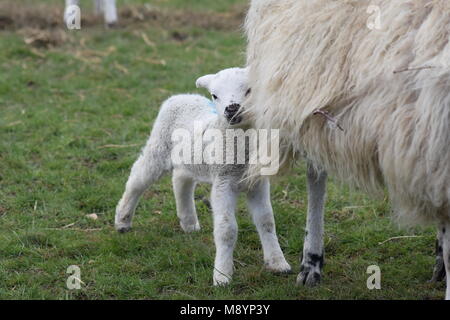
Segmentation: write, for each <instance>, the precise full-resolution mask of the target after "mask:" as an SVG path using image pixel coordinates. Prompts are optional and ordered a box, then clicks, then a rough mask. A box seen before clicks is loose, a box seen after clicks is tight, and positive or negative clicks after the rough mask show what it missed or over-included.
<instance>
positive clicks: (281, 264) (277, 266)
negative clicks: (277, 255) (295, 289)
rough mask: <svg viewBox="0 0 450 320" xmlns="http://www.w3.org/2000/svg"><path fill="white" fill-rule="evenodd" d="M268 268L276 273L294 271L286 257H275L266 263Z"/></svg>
mask: <svg viewBox="0 0 450 320" xmlns="http://www.w3.org/2000/svg"><path fill="white" fill-rule="evenodd" d="M264 265H265V267H266V269H267V270H269V271H270V272H272V273H275V274H289V273H292V268H291V266H290V265H289V263H287V261H286V260H285V259H284V258H281V259H273V260H272V261H266V262H265V263H264Z"/></svg>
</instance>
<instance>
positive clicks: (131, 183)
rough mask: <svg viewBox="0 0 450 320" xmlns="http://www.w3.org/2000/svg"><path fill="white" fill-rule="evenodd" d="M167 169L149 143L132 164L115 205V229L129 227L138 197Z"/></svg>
mask: <svg viewBox="0 0 450 320" xmlns="http://www.w3.org/2000/svg"><path fill="white" fill-rule="evenodd" d="M167 169H168V168H167V167H165V164H164V161H163V160H162V159H161V158H160V157H158V156H155V151H154V150H152V149H151V146H150V145H147V146H146V147H145V149H144V151H143V152H142V154H141V155H140V156H139V158H138V159H137V161H136V162H135V163H134V164H133V167H132V169H131V173H130V177H129V178H128V181H127V184H126V187H125V192H124V194H123V196H122V199H120V201H119V204H118V205H117V208H116V216H115V228H116V230H117V231H119V232H126V231H129V230H130V229H131V223H132V219H133V215H134V211H135V210H136V206H137V204H138V202H139V198H140V197H141V195H142V194H143V193H144V191H145V190H146V189H147V188H148V187H149V186H150V185H151V184H152V183H154V182H156V181H157V180H158V179H159V178H160V177H161V176H162V175H163V173H164V172H165V171H167Z"/></svg>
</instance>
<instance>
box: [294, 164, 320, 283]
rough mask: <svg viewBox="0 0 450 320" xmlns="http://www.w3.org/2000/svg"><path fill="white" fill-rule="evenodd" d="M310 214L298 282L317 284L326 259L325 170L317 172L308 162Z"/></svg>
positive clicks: (307, 220)
mask: <svg viewBox="0 0 450 320" xmlns="http://www.w3.org/2000/svg"><path fill="white" fill-rule="evenodd" d="M307 180H308V215H307V219H306V236H305V242H304V244H303V258H302V262H301V268H300V274H299V275H298V277H297V283H298V284H301V285H306V286H315V285H317V284H318V283H319V282H320V278H321V272H322V267H323V261H324V250H323V213H324V204H325V192H326V180H327V174H326V172H325V171H321V172H317V171H316V170H315V169H314V167H313V166H312V165H311V164H308V173H307Z"/></svg>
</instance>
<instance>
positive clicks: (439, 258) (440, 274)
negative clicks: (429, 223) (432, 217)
mask: <svg viewBox="0 0 450 320" xmlns="http://www.w3.org/2000/svg"><path fill="white" fill-rule="evenodd" d="M442 230H443V227H439V228H438V234H437V238H436V263H435V265H434V269H433V277H432V278H431V280H430V281H431V282H439V281H443V280H444V279H445V264H444V252H443V249H442V248H443V241H444V234H443V233H442Z"/></svg>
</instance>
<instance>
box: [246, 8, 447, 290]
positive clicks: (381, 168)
mask: <svg viewBox="0 0 450 320" xmlns="http://www.w3.org/2000/svg"><path fill="white" fill-rule="evenodd" d="M370 8H372V9H373V8H377V10H370ZM368 12H369V13H368ZM370 12H379V13H380V16H379V17H373V13H370ZM449 12H450V2H449V1H433V0H424V1H417V0H404V1H392V0H370V1H369V0H346V1H329V0H316V1H310V0H284V1H278V0H252V2H251V7H250V10H249V13H248V16H247V20H246V32H247V36H248V55H247V58H248V64H249V66H250V72H249V82H250V86H251V87H252V96H251V98H250V100H251V101H250V102H249V105H251V108H249V112H251V113H252V114H253V116H254V117H255V121H256V127H257V128H283V129H285V130H284V131H282V133H281V146H282V149H281V151H280V153H281V155H287V154H292V153H294V154H303V153H306V154H307V157H308V158H309V159H310V160H312V161H313V162H314V163H315V164H316V165H317V166H320V167H323V168H325V169H326V170H327V172H330V173H332V174H334V175H335V176H337V177H338V178H340V179H341V180H343V181H345V182H349V183H350V184H351V185H354V186H357V187H360V188H362V189H363V190H367V191H369V192H372V193H375V192H376V193H380V191H381V192H383V190H384V186H385V187H387V190H388V192H389V197H390V200H391V203H392V204H393V208H394V215H395V217H396V218H397V220H398V221H401V222H403V223H406V224H410V225H411V224H426V223H433V224H438V225H439V236H438V238H439V239H440V241H439V245H438V248H439V246H441V247H442V249H443V254H442V252H441V253H439V250H438V257H437V260H438V263H439V261H440V262H441V264H442V260H443V261H444V264H445V268H446V273H447V292H446V298H447V299H450V68H449V63H450V42H449V39H450V29H449V26H450V15H449V14H448V13H449ZM369 22H370V23H369ZM372 22H376V23H372ZM378 22H380V24H379V25H378V26H377V23H378ZM378 27H379V28H378ZM246 108H247V107H246ZM336 121H337V122H338V123H339V126H340V127H342V128H343V129H344V131H341V130H336V128H333V127H336V123H335V122H336ZM333 122H334V123H333ZM329 124H332V126H330V125H329ZM287 159H290V157H287ZM316 238H317V239H319V240H318V242H321V241H322V240H321V239H320V237H316ZM312 254H315V255H320V254H321V252H312ZM405 267H406V266H405ZM441 271H442V268H439V266H438V267H437V268H436V269H435V272H436V273H435V276H434V277H433V278H434V279H437V278H439V274H437V273H439V272H441ZM441 273H442V272H441ZM303 278H304V275H300V276H299V281H300V282H303V281H302V280H303Z"/></svg>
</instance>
